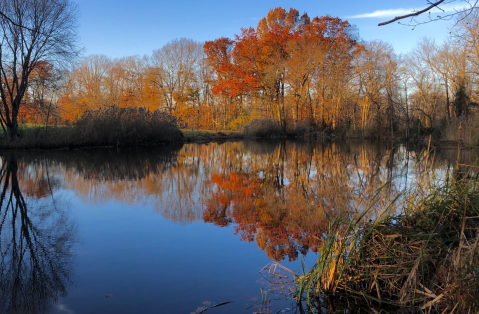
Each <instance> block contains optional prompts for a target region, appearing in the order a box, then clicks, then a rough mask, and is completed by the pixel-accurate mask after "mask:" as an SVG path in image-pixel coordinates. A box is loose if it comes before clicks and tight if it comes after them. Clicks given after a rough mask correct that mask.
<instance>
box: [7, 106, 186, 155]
mask: <svg viewBox="0 0 479 314" xmlns="http://www.w3.org/2000/svg"><path fill="white" fill-rule="evenodd" d="M182 140H183V133H182V132H181V131H180V130H179V128H178V127H177V120H176V118H175V117H173V116H171V115H169V114H167V113H165V112H162V111H159V110H156V111H153V112H151V111H148V110H145V109H144V108H138V109H135V108H116V107H111V108H103V109H99V110H96V111H86V112H85V114H84V115H83V116H82V117H81V118H80V119H79V120H78V121H76V122H75V123H74V124H72V125H65V126H56V127H48V126H42V127H29V128H25V129H23V130H21V132H20V136H19V138H17V139H16V140H15V141H8V140H7V139H2V140H1V141H0V148H4V149H7V148H76V147H104V146H109V147H111V146H150V145H158V144H168V143H174V142H181V141H182Z"/></svg>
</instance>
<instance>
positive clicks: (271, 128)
mask: <svg viewBox="0 0 479 314" xmlns="http://www.w3.org/2000/svg"><path fill="white" fill-rule="evenodd" d="M244 133H245V135H246V136H249V137H260V138H264V137H280V136H282V132H281V128H280V126H279V125H278V124H277V123H276V122H274V121H273V120H271V119H255V120H253V121H251V122H250V123H249V124H248V125H246V126H245V128H244Z"/></svg>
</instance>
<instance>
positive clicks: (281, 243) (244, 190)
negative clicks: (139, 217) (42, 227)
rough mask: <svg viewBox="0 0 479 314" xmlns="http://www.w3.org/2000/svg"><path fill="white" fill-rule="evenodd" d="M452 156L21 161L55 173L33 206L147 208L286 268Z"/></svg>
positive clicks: (250, 145) (55, 157)
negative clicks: (329, 232) (210, 228)
mask: <svg viewBox="0 0 479 314" xmlns="http://www.w3.org/2000/svg"><path fill="white" fill-rule="evenodd" d="M448 154H449V153H448V152H447V151H446V152H445V153H441V154H436V152H432V151H431V152H429V153H420V152H419V151H409V150H407V149H406V147H405V146H390V145H387V144H379V143H367V142H361V143H351V142H349V143H318V142H313V143H307V142H298V141H296V142H288V141H287V142H277V143H274V142H271V141H269V142H266V143H265V142H257V141H245V142H227V143H223V144H219V143H210V144H207V145H200V144H187V145H184V146H181V147H157V148H151V149H135V150H116V149H110V150H90V151H73V152H72V151H62V152H48V153H45V154H44V156H43V157H41V158H39V157H38V154H36V155H35V156H36V157H29V158H26V157H25V158H24V159H23V160H24V162H25V163H26V164H28V166H27V165H25V168H29V169H30V168H32V167H35V165H38V164H39V162H40V161H39V160H43V161H42V162H44V163H47V164H48V169H50V172H51V173H52V174H53V175H51V176H50V181H49V182H47V181H41V180H37V179H34V182H40V183H41V184H40V185H38V186H39V187H42V188H41V189H39V190H35V191H30V190H28V189H26V190H25V191H28V195H31V196H32V197H34V196H37V195H38V196H41V195H45V190H46V189H47V187H48V186H49V185H50V186H56V185H62V186H63V187H64V188H69V189H73V190H75V192H76V193H77V195H79V196H80V197H82V198H83V199H84V200H85V201H87V202H90V203H95V204H102V203H105V202H108V201H110V200H115V201H118V202H122V203H126V204H129V205H135V204H140V205H142V206H149V207H150V206H151V207H152V208H153V210H154V211H155V212H157V213H159V214H160V215H161V216H162V217H164V218H165V219H169V220H172V221H175V222H178V223H181V224H186V223H191V222H194V221H198V220H203V221H205V222H207V223H212V224H215V225H217V226H221V227H223V226H232V227H233V228H234V232H235V233H236V234H238V235H239V236H240V238H241V239H242V240H245V241H249V242H256V244H257V245H258V247H259V248H260V249H261V250H264V251H265V252H266V254H267V256H268V257H269V258H271V259H273V260H275V261H280V260H283V259H286V258H287V259H289V260H295V259H297V258H298V255H299V254H305V253H307V252H308V251H309V250H311V251H313V252H317V251H318V250H319V249H320V248H321V245H322V239H321V237H322V234H323V233H324V231H326V229H327V228H328V226H329V223H330V221H331V220H332V219H334V218H335V217H338V216H342V217H344V218H345V219H351V218H354V217H355V215H357V214H358V212H359V211H361V209H362V208H366V207H368V206H369V202H370V200H371V199H372V198H373V196H375V198H374V201H375V203H374V207H373V210H371V211H369V212H368V215H370V216H369V217H367V218H373V216H374V215H377V214H379V213H381V212H382V211H384V210H385V207H386V206H387V204H389V203H390V201H391V200H392V199H394V198H395V197H396V196H397V195H398V194H399V193H400V192H401V191H403V190H404V188H406V187H407V186H409V185H411V184H414V183H415V180H416V179H415V178H416V177H418V176H421V177H423V176H425V175H428V171H429V170H431V169H432V168H434V169H437V171H445V169H447V168H450V167H452V166H453V165H455V161H454V162H450V160H451V158H452V160H455V158H456V156H457V154H451V156H448ZM461 158H466V159H467V158H469V159H471V160H472V159H473V156H469V157H468V156H467V154H461ZM426 160H428V162H426ZM461 162H462V163H468V162H469V161H468V160H463V161H461ZM40 177H41V178H45V176H40ZM52 177H54V178H56V179H55V180H53V179H51V178H52ZM41 178H40V179H41ZM58 180H60V181H61V182H59V181H58ZM25 193H27V192H25Z"/></svg>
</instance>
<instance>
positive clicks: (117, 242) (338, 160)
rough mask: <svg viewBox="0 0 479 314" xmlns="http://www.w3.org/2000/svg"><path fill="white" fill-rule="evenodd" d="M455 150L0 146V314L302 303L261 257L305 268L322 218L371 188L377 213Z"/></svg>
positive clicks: (353, 206) (346, 211)
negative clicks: (5, 148)
mask: <svg viewBox="0 0 479 314" xmlns="http://www.w3.org/2000/svg"><path fill="white" fill-rule="evenodd" d="M471 154H472V153H471V152H468V153H464V154H462V155H461V158H462V159H470V160H473V158H475V156H471ZM456 157H457V152H456V151H454V150H451V151H449V150H442V151H438V150H430V151H429V152H424V151H419V150H417V149H408V148H407V147H406V146H404V145H396V146H392V145H388V144H379V143H367V142H366V143H364V142H344V143H328V144H325V143H318V142H313V143H306V142H305V143H303V142H277V143H274V142H271V141H266V142H259V141H243V142H227V143H209V144H186V145H183V146H166V147H156V148H150V149H120V150H118V149H96V150H72V151H46V152H42V151H32V152H15V153H14V152H2V153H0V165H1V169H0V179H1V183H0V190H1V192H0V193H1V194H0V196H1V204H0V205H1V209H0V237H1V242H0V254H1V255H0V313H2V314H4V313H5V314H6V313H8V314H12V313H27V314H29V313H32V314H33V313H55V314H60V313H68V314H72V313H75V314H82V313H103V314H105V313H107V314H108V313H117V314H118V313H200V312H202V311H204V310H206V308H208V309H207V313H208V314H210V313H211V314H214V313H300V309H298V308H297V307H296V306H295V302H294V301H293V300H292V297H291V295H289V289H291V288H293V287H294V286H293V285H291V284H288V281H289V278H287V277H291V276H289V275H288V274H289V273H288V272H287V271H284V270H283V273H284V274H286V277H282V276H271V273H268V271H269V270H271V267H274V266H275V265H276V264H271V263H274V262H277V263H279V264H280V265H282V266H285V267H287V268H288V269H289V270H291V271H293V272H295V273H297V274H301V273H302V267H303V266H304V267H306V268H309V267H311V266H312V265H313V264H314V262H315V261H316V259H317V257H318V255H317V254H318V251H319V249H320V248H321V244H322V235H323V234H324V232H325V231H327V229H328V225H329V222H330V221H331V219H333V218H334V217H336V216H338V215H350V216H351V217H353V216H354V215H356V214H357V213H358V211H360V210H361V209H362V208H364V206H367V200H368V199H370V198H371V196H372V195H375V194H377V195H379V201H378V202H377V203H376V204H375V209H374V211H372V212H371V215H374V213H378V212H380V211H381V210H383V207H384V206H387V204H388V202H389V201H390V200H391V199H393V198H394V197H395V196H396V195H398V193H400V192H401V191H402V190H403V189H404V188H407V187H408V186H410V185H414V184H415V182H416V180H418V178H420V177H422V176H424V175H428V174H429V173H431V172H439V173H441V172H445V171H447V169H450V168H451V167H454V166H455V165H456ZM470 160H463V162H466V163H467V162H470ZM278 269H279V268H278ZM278 273H279V271H278ZM278 278H279V279H278ZM276 279H278V280H276ZM282 279H284V280H283V281H282V282H281V280H282ZM278 282H279V284H278ZM228 301H232V302H231V303H228V304H224V305H222V306H218V307H213V306H214V305H218V304H221V303H223V302H228ZM281 310H283V311H281Z"/></svg>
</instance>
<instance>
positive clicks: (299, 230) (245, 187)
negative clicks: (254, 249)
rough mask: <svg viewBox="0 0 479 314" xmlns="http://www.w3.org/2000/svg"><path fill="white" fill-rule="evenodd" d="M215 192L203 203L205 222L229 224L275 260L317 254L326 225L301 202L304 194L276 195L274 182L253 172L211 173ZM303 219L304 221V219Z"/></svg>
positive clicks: (292, 189) (314, 210)
mask: <svg viewBox="0 0 479 314" xmlns="http://www.w3.org/2000/svg"><path fill="white" fill-rule="evenodd" d="M210 184H212V185H214V186H215V189H214V190H215V192H214V193H213V195H212V196H211V197H210V198H209V199H208V201H207V202H206V210H205V212H204V213H203V219H204V221H205V222H212V223H214V224H215V225H219V226H226V225H229V224H230V223H232V222H233V221H234V223H235V226H234V228H235V233H236V234H240V235H241V239H242V240H246V241H249V242H252V241H254V240H255V238H256V243H257V245H258V247H259V248H260V249H262V250H265V251H266V255H267V256H268V257H269V258H272V259H274V260H276V261H279V260H283V259H285V257H286V256H287V257H288V259H289V260H295V259H296V258H297V257H298V252H301V253H302V254H306V252H307V251H308V250H309V249H311V250H312V251H314V252H316V251H317V250H318V249H319V245H320V244H321V239H320V238H318V237H317V235H318V234H321V232H320V231H321V230H324V228H325V227H326V226H327V222H326V219H325V216H324V214H323V212H322V210H321V209H320V208H318V207H315V206H314V205H313V204H311V202H308V201H307V199H305V197H304V194H303V191H301V190H299V189H296V188H295V187H284V190H285V191H283V193H279V190H278V187H277V186H275V181H268V180H267V179H265V178H260V177H259V175H258V172H252V173H250V174H246V173H243V172H241V171H239V172H237V173H232V172H230V173H227V174H222V175H220V174H214V175H212V177H211V182H210ZM306 217H307V218H306Z"/></svg>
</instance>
